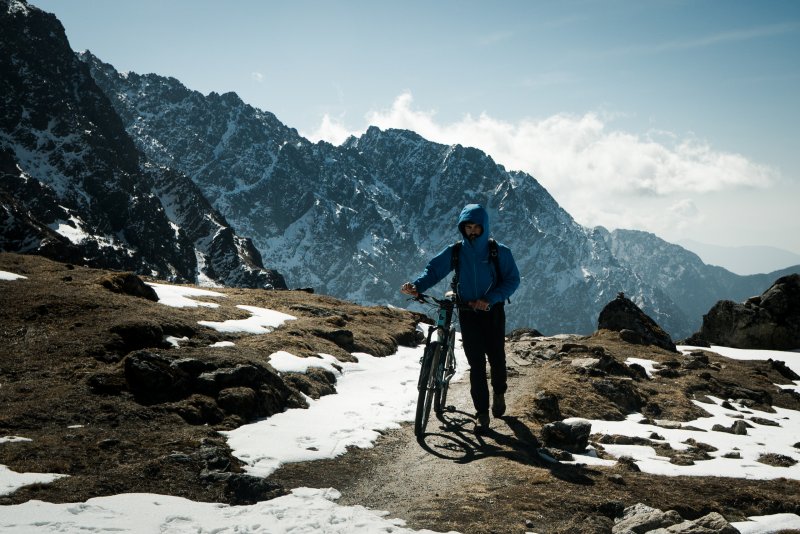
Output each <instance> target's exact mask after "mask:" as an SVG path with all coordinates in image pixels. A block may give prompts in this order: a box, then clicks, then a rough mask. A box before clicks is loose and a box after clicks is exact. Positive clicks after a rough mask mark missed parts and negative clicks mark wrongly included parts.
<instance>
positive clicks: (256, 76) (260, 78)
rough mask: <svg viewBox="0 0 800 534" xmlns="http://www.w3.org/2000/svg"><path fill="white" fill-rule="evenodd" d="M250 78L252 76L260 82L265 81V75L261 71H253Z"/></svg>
mask: <svg viewBox="0 0 800 534" xmlns="http://www.w3.org/2000/svg"><path fill="white" fill-rule="evenodd" d="M250 78H252V79H253V80H255V81H257V82H259V83H260V82H263V81H264V75H263V74H261V73H260V72H251V73H250Z"/></svg>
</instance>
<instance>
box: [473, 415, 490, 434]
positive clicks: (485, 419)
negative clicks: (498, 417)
mask: <svg viewBox="0 0 800 534" xmlns="http://www.w3.org/2000/svg"><path fill="white" fill-rule="evenodd" d="M477 419H478V423H477V425H476V426H475V430H478V431H481V430H487V429H488V428H489V412H488V411H485V412H478V415H477Z"/></svg>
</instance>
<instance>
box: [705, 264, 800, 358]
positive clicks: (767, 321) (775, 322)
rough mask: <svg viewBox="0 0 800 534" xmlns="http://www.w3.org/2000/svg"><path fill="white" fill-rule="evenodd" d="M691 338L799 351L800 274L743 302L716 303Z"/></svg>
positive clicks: (729, 344)
mask: <svg viewBox="0 0 800 534" xmlns="http://www.w3.org/2000/svg"><path fill="white" fill-rule="evenodd" d="M694 337H701V338H703V339H706V340H708V341H709V342H710V343H713V344H715V345H723V346H726V347H736V348H741V349H767V350H792V349H797V348H800V274H791V275H788V276H784V277H781V278H779V279H778V280H776V281H775V283H774V284H772V286H771V287H770V288H769V289H767V290H766V291H765V292H764V293H762V294H761V295H760V296H757V297H751V298H749V299H747V301H745V302H744V303H741V304H739V303H736V302H732V301H730V300H722V301H719V302H717V304H715V305H714V307H713V308H711V309H710V310H709V312H708V313H707V314H706V315H704V316H703V326H702V327H701V328H700V331H699V332H698V333H697V334H695V336H694Z"/></svg>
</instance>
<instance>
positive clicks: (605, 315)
mask: <svg viewBox="0 0 800 534" xmlns="http://www.w3.org/2000/svg"><path fill="white" fill-rule="evenodd" d="M597 328H598V329H600V330H602V329H606V330H613V331H616V332H620V337H622V339H623V340H624V341H627V342H628V343H634V344H637V345H656V346H657V347H661V348H663V349H666V350H669V351H672V352H677V349H676V348H675V343H673V342H672V338H671V337H670V336H669V334H667V333H666V332H665V331H664V330H663V329H662V328H661V327H660V326H658V324H656V322H655V321H653V319H651V318H650V317H649V316H648V315H647V314H645V313H644V312H643V311H642V310H641V309H639V307H638V306H637V305H636V304H634V303H633V301H631V300H630V299H629V298H627V297H625V296H624V295H622V294H620V295H618V296H617V298H615V299H614V300H612V301H611V302H609V303H608V304H606V307H605V308H603V310H602V311H601V312H600V316H599V317H598V319H597Z"/></svg>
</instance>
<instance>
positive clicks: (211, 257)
mask: <svg viewBox="0 0 800 534" xmlns="http://www.w3.org/2000/svg"><path fill="white" fill-rule="evenodd" d="M0 36H1V37H0V72H2V73H3V76H2V78H0V87H2V91H1V93H2V100H0V121H2V122H0V210H1V211H0V228H2V233H1V234H0V250H9V251H20V252H37V253H41V254H44V255H46V256H49V257H51V258H55V259H61V260H65V261H71V262H76V263H85V264H88V265H96V266H104V267H111V268H116V269H126V270H133V271H136V272H140V273H144V274H151V275H154V276H158V277H163V278H166V279H170V280H175V281H193V282H201V283H218V284H227V285H234V286H236V285H244V286H248V287H265V286H273V287H285V283H284V281H283V279H282V277H281V275H280V274H279V273H278V272H276V271H274V270H265V269H264V268H263V265H262V263H261V257H260V255H259V253H258V251H257V250H256V249H255V248H254V247H253V246H252V244H251V243H250V242H249V241H248V240H247V239H244V238H242V237H240V236H238V235H237V234H236V233H235V232H234V230H233V229H232V228H231V227H230V225H229V224H228V223H227V221H226V220H225V218H224V217H223V216H222V215H221V214H220V213H219V212H218V211H216V210H214V209H213V208H212V207H211V205H210V204H209V203H208V201H207V200H206V199H205V197H204V196H203V194H202V193H201V192H200V190H199V189H198V188H197V186H196V185H195V184H194V183H193V182H192V181H191V180H189V179H188V178H187V177H186V176H184V175H182V174H180V173H179V172H176V171H174V170H172V169H170V168H167V167H165V166H162V165H159V164H157V163H153V162H151V161H149V160H148V159H147V158H146V157H144V156H143V155H142V154H141V152H139V151H138V150H137V148H136V146H135V145H134V143H133V142H132V140H131V138H130V136H129V135H128V134H127V133H126V132H125V129H124V128H123V124H122V121H121V120H120V118H119V116H118V115H117V113H116V111H115V110H114V108H113V107H112V106H111V105H110V103H109V101H108V98H107V97H106V96H105V94H104V93H103V92H102V91H101V90H100V89H99V88H98V87H97V85H96V84H95V82H94V80H93V79H92V77H91V75H90V74H89V70H88V68H87V67H86V65H85V64H84V63H82V62H81V61H80V60H79V59H78V58H77V57H76V56H75V54H74V53H73V51H72V50H71V48H70V46H69V42H68V41H67V38H66V35H65V34H64V28H63V27H62V25H61V23H60V22H59V21H58V20H57V19H56V18H55V17H54V16H53V15H50V14H47V13H44V12H43V11H41V10H39V9H37V8H35V7H33V6H30V5H28V4H27V3H26V2H24V1H17V0H0Z"/></svg>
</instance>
